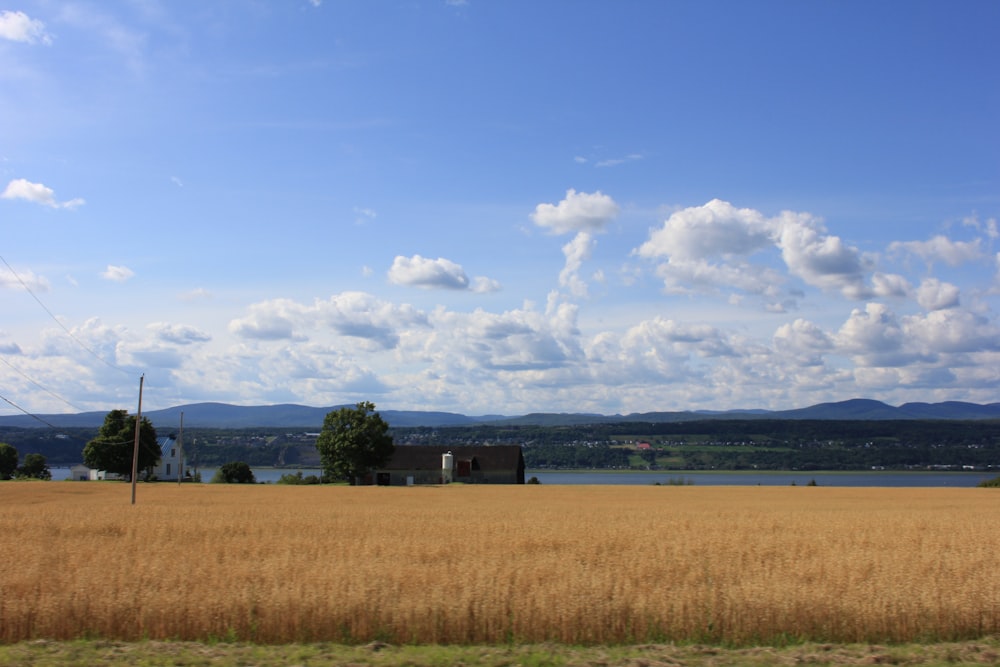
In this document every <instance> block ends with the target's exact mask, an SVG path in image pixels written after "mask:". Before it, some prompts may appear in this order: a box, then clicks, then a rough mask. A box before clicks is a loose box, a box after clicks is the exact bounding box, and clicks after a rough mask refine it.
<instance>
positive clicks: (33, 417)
mask: <svg viewBox="0 0 1000 667" xmlns="http://www.w3.org/2000/svg"><path fill="white" fill-rule="evenodd" d="M0 399H3V400H4V402H6V403H9V404H10V405H12V406H13V407H15V408H17V409H18V410H20V411H21V412H23V413H24V414H26V415H28V416H29V417H31V418H32V419H37V420H38V421H40V422H42V423H43V424H45V425H46V426H48V427H49V428H52V429H55V430H57V431H58V430H59V429H58V428H56V427H55V426H53V425H52V424H50V423H48V422H47V421H45V420H44V419H42V418H41V417H39V416H38V415H33V414H31V413H30V412H28V411H27V410H25V409H24V408H22V407H21V406H20V405H18V404H17V403H15V402H14V401H12V400H10V399H9V398H7V397H6V396H3V395H0Z"/></svg>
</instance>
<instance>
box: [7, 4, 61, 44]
mask: <svg viewBox="0 0 1000 667" xmlns="http://www.w3.org/2000/svg"><path fill="white" fill-rule="evenodd" d="M0 39H9V40H11V41H12V42H24V43H26V44H36V43H38V42H41V43H42V44H51V43H52V37H51V35H49V34H48V33H47V32H46V31H45V24H44V23H42V22H41V21H39V20H38V19H33V18H31V17H29V16H28V15H27V14H25V13H24V12H18V11H10V10H4V11H0Z"/></svg>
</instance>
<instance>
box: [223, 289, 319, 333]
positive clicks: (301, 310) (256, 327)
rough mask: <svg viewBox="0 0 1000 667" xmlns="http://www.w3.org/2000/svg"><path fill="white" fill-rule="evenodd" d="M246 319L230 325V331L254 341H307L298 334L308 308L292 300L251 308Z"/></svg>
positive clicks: (257, 305)
mask: <svg viewBox="0 0 1000 667" xmlns="http://www.w3.org/2000/svg"><path fill="white" fill-rule="evenodd" d="M249 310H250V312H249V314H248V315H247V316H246V317H242V318H237V319H235V320H232V321H231V322H230V323H229V331H230V332H231V333H233V334H234V335H236V336H238V337H240V338H249V339H253V340H264V341H268V340H305V337H304V336H302V335H301V334H297V333H296V328H297V327H298V326H300V325H301V323H302V321H303V319H305V316H306V314H307V311H308V308H307V307H305V306H302V305H301V304H299V303H296V302H294V301H292V300H290V299H272V300H271V301H265V302H263V303H255V304H253V305H251V306H250V309H249Z"/></svg>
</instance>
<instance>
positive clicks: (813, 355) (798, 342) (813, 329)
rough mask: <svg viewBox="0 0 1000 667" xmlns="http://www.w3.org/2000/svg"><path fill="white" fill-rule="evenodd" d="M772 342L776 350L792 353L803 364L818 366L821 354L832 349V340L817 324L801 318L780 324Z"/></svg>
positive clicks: (785, 353)
mask: <svg viewBox="0 0 1000 667" xmlns="http://www.w3.org/2000/svg"><path fill="white" fill-rule="evenodd" d="M772 343H773V344H774V348H775V350H776V351H777V352H779V353H781V354H783V355H792V356H794V357H795V358H796V360H797V363H799V364H801V365H804V366H819V365H821V364H822V363H823V361H822V355H823V353H825V352H829V351H830V350H831V349H833V341H832V340H831V339H830V336H829V335H828V334H827V333H826V332H825V331H824V330H823V329H822V328H820V326H819V325H817V324H815V323H813V322H809V321H808V320H804V319H801V318H797V319H796V320H794V321H793V322H788V323H785V324H782V325H781V326H780V327H778V329H777V330H776V331H775V332H774V337H773V338H772Z"/></svg>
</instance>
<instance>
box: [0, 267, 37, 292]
mask: <svg viewBox="0 0 1000 667" xmlns="http://www.w3.org/2000/svg"><path fill="white" fill-rule="evenodd" d="M24 287H27V288H28V289H30V290H31V291H32V292H47V291H48V290H49V281H48V280H47V279H45V277H43V276H39V275H36V274H35V273H34V272H33V271H31V270H30V269H19V270H18V271H17V275H15V274H14V273H13V271H0V289H6V288H9V289H23V288H24Z"/></svg>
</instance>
